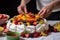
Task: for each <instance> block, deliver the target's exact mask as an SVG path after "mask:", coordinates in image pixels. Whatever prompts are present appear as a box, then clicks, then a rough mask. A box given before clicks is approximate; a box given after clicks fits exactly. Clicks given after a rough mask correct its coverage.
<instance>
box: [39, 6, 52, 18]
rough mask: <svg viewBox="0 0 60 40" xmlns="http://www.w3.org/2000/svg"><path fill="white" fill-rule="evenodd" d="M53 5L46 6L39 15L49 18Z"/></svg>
mask: <svg viewBox="0 0 60 40" xmlns="http://www.w3.org/2000/svg"><path fill="white" fill-rule="evenodd" d="M52 9H53V8H52V6H50V5H47V6H44V7H43V8H42V9H41V10H40V11H39V13H38V14H39V15H40V16H42V17H44V18H47V17H48V16H49V15H50V14H51V12H52Z"/></svg>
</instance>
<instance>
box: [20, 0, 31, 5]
mask: <svg viewBox="0 0 60 40" xmlns="http://www.w3.org/2000/svg"><path fill="white" fill-rule="evenodd" d="M28 2H30V0H21V4H27V3H28Z"/></svg>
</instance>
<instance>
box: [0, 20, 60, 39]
mask: <svg viewBox="0 0 60 40" xmlns="http://www.w3.org/2000/svg"><path fill="white" fill-rule="evenodd" d="M57 22H60V21H54V20H53V21H48V23H49V24H50V25H54V24H55V23H57ZM0 40H7V39H6V36H2V37H0ZM20 40H60V32H57V33H56V32H55V33H54V32H52V33H51V34H50V35H48V36H42V37H38V38H22V37H21V38H20Z"/></svg>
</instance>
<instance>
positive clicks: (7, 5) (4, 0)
mask: <svg viewBox="0 0 60 40" xmlns="http://www.w3.org/2000/svg"><path fill="white" fill-rule="evenodd" d="M19 4H20V0H0V13H4V14H8V15H10V16H11V17H12V16H14V15H17V14H18V12H17V7H18V5H19Z"/></svg>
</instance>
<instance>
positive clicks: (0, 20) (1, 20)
mask: <svg viewBox="0 0 60 40" xmlns="http://www.w3.org/2000/svg"><path fill="white" fill-rule="evenodd" d="M8 19H9V16H8V15H6V14H0V25H2V24H4V23H6V21H7V20H8Z"/></svg>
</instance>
